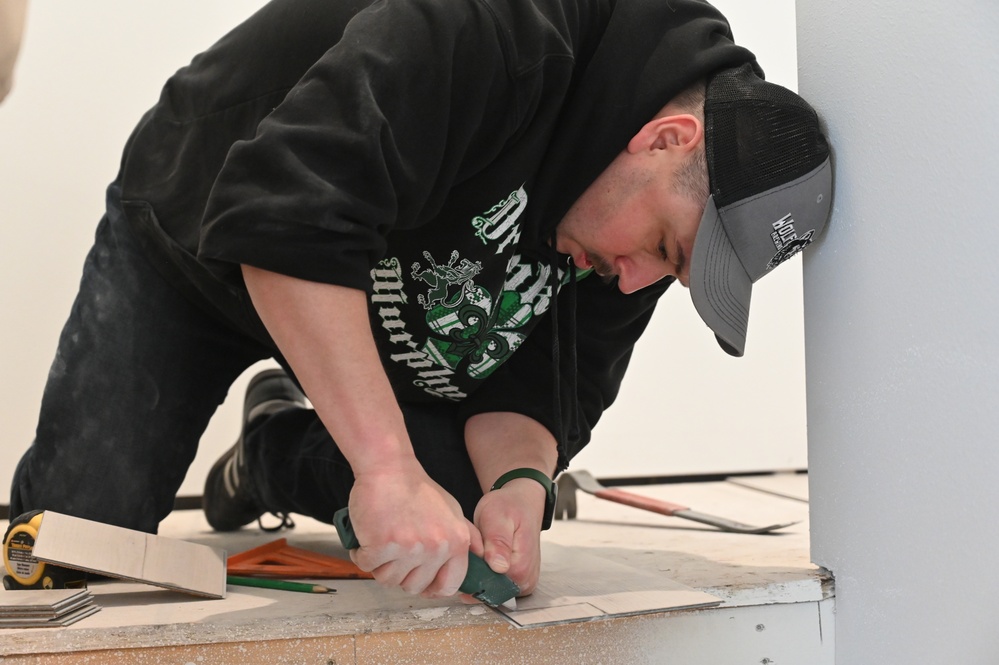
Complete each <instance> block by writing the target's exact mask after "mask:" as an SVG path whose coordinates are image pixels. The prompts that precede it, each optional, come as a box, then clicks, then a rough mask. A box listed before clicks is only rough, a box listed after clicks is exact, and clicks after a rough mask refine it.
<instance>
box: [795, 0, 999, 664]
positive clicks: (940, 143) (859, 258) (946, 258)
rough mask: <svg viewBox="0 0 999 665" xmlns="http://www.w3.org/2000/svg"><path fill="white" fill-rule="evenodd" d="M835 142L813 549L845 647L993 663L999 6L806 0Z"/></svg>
mask: <svg viewBox="0 0 999 665" xmlns="http://www.w3.org/2000/svg"><path fill="white" fill-rule="evenodd" d="M797 14H798V56H799V63H800V68H801V72H800V74H801V75H800V88H801V91H802V94H803V95H805V96H806V97H808V98H810V99H811V100H813V102H814V103H815V104H816V105H817V106H818V107H819V109H820V110H821V112H822V113H823V114H824V116H825V117H826V119H827V121H828V126H829V132H830V135H831V137H832V140H833V143H834V146H835V153H836V177H837V185H836V194H835V203H834V213H833V219H832V222H831V224H830V227H829V231H828V233H827V235H826V237H825V238H824V239H823V240H821V241H820V244H819V246H818V248H817V251H813V252H811V253H810V254H809V255H806V256H805V258H804V267H805V270H804V273H805V315H806V316H805V332H806V348H807V367H808V427H809V459H810V462H811V473H810V481H811V497H812V500H811V526H812V557H813V560H814V561H815V562H816V563H818V564H821V565H823V566H826V567H828V568H830V569H832V570H833V572H834V573H835V576H836V654H837V662H838V663H843V664H845V665H852V664H854V663H858V664H859V663H879V664H884V665H893V664H896V663H897V664H899V665H911V664H913V663H920V664H921V663H961V664H962V665H979V664H981V665H986V664H990V665H991V664H994V663H996V662H999V632H997V631H996V628H995V617H996V609H995V608H996V605H995V601H996V598H997V592H999V582H997V578H996V573H995V561H996V554H997V552H999V532H997V530H996V528H995V515H996V506H997V505H999V445H997V443H999V439H997V433H999V409H997V408H996V405H997V401H996V395H997V394H999V349H997V341H999V337H997V334H999V267H997V260H996V257H997V247H999V223H997V219H996V207H995V202H994V196H993V194H994V193H995V191H996V180H997V178H999V129H997V125H996V121H995V117H996V110H997V109H999V47H997V46H996V41H995V37H996V34H999V6H997V5H996V4H995V3H993V2H976V1H974V0H952V1H951V2H946V3H917V4H916V5H914V4H913V3H911V2H904V1H903V0H842V1H841V2H836V3H830V2H825V1H824V0H798V4H797Z"/></svg>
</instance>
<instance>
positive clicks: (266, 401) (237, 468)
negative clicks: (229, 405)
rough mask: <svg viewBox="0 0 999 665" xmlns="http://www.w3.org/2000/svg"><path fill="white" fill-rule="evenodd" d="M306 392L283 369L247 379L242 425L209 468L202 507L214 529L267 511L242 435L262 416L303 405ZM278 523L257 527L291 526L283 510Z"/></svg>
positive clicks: (227, 528)
mask: <svg viewBox="0 0 999 665" xmlns="http://www.w3.org/2000/svg"><path fill="white" fill-rule="evenodd" d="M306 406H307V405H306V402H305V395H303V394H302V391H301V390H299V389H298V386H296V385H295V382H294V381H292V380H291V379H290V378H289V377H288V375H287V374H286V373H285V371H284V370H282V369H269V370H265V371H263V372H261V373H260V374H257V375H256V376H255V377H253V378H252V379H250V384H249V385H248V386H247V387H246V398H245V399H244V401H243V429H242V431H241V432H240V434H239V440H238V441H236V445H234V446H233V447H232V448H230V449H229V450H228V451H227V452H226V453H225V454H224V455H222V457H220V458H219V459H218V461H217V462H215V464H214V465H213V466H212V469H211V471H209V472H208V478H207V479H206V480H205V491H204V495H203V496H202V508H203V509H204V511H205V517H206V518H207V519H208V524H210V525H211V527H212V528H213V529H215V530H216V531H235V530H236V529H239V528H240V527H242V526H245V525H247V524H249V523H250V522H252V521H253V520H259V519H260V517H261V515H263V514H264V513H265V512H269V511H267V510H266V509H265V508H263V507H262V506H261V504H260V501H259V499H258V498H257V497H256V494H255V492H254V491H253V488H252V486H251V485H250V475H249V472H248V469H247V467H246V461H245V455H244V452H243V436H244V434H245V433H246V428H247V426H248V425H249V424H250V423H251V422H253V421H254V420H256V419H257V418H259V417H261V416H268V415H271V414H273V413H277V412H278V411H282V410H284V409H291V408H305V407H306ZM275 515H277V517H278V519H280V520H281V523H280V524H278V525H277V526H276V527H264V526H263V524H262V523H261V524H260V528H261V529H263V530H265V531H276V530H278V529H281V528H284V527H289V528H290V527H293V526H294V523H293V522H292V521H291V519H290V518H289V517H288V515H286V514H279V513H275Z"/></svg>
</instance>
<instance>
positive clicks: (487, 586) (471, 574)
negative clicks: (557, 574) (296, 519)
mask: <svg viewBox="0 0 999 665" xmlns="http://www.w3.org/2000/svg"><path fill="white" fill-rule="evenodd" d="M333 524H334V525H335V526H336V532H337V534H339V536H340V542H341V543H343V546H344V547H346V548H347V549H348V550H352V549H355V548H357V547H360V546H361V544H360V543H359V542H357V536H356V535H355V534H354V527H353V526H352V525H351V523H350V515H349V513H348V512H347V509H346V508H341V509H340V510H338V511H337V512H336V514H334V515H333ZM458 590H459V591H461V592H462V593H467V594H469V595H470V596H474V597H475V598H477V599H479V600H481V601H482V602H483V603H485V604H486V605H489V606H490V607H496V606H497V605H503V606H504V607H506V608H508V609H516V607H517V601H516V600H515V598H516V596H517V594H518V593H520V588H519V587H518V586H517V585H516V584H514V582H513V580H511V579H510V578H509V577H507V576H506V575H503V574H501V573H497V572H495V571H494V570H493V569H492V568H490V567H489V564H487V563H486V562H485V561H484V560H483V559H482V557H480V556H476V555H475V554H472V553H471V552H469V553H468V572H467V573H465V580H464V581H463V582H462V583H461V586H460V587H458Z"/></svg>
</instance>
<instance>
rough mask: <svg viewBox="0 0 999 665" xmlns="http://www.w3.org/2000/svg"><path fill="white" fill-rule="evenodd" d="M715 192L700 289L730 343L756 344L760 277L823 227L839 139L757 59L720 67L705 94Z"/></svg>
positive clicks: (699, 242)
mask: <svg viewBox="0 0 999 665" xmlns="http://www.w3.org/2000/svg"><path fill="white" fill-rule="evenodd" d="M704 136H705V154H706V157H707V162H708V179H709V182H710V191H711V195H710V196H709V197H708V202H707V206H706V207H705V209H704V215H703V216H702V217H701V225H700V227H699V228H698V230H697V236H696V237H695V239H694V250H693V256H692V257H691V260H690V297H691V299H692V300H693V302H694V307H695V308H696V309H697V313H698V314H700V316H701V319H703V320H704V322H705V323H706V324H708V327H710V328H711V330H712V331H713V332H714V333H715V337H717V339H718V343H719V344H720V345H721V347H722V348H723V349H724V350H725V351H726V352H728V353H729V354H731V355H733V356H741V355H742V354H743V352H744V351H745V348H746V327H747V324H748V322H749V301H750V297H751V296H752V293H753V283H754V282H756V280H758V279H760V278H761V277H763V276H764V275H766V274H767V273H769V272H770V271H771V270H773V269H774V268H776V267H777V266H778V265H780V264H781V263H783V262H784V261H786V260H787V259H789V258H791V257H792V256H794V255H795V254H797V253H798V252H800V251H801V250H802V249H804V248H805V246H806V245H808V244H809V243H811V242H812V241H813V240H815V239H816V237H817V236H818V235H819V234H820V233H821V232H822V229H823V228H824V227H825V224H826V220H827V219H828V218H829V211H830V206H831V203H832V166H831V164H830V159H829V147H828V145H827V143H826V139H825V136H823V134H822V131H821V129H820V127H819V119H818V116H817V114H816V113H815V111H814V110H813V109H812V107H811V106H809V105H808V103H807V102H805V100H803V99H802V98H801V97H799V96H798V95H796V94H795V93H793V92H791V91H790V90H788V89H787V88H784V87H782V86H779V85H775V84H773V83H768V82H767V81H764V80H763V79H762V78H760V77H759V76H757V75H756V74H755V72H754V71H753V69H752V66H751V65H749V64H746V65H743V66H741V67H738V68H735V69H727V70H723V71H721V72H719V73H717V74H715V75H714V76H713V77H712V78H711V79H710V80H709V81H708V85H707V92H706V96H705V100H704Z"/></svg>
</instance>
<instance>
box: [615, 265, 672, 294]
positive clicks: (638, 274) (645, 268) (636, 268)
mask: <svg viewBox="0 0 999 665" xmlns="http://www.w3.org/2000/svg"><path fill="white" fill-rule="evenodd" d="M615 268H616V272H617V288H618V289H620V290H621V293H624V294H628V293H634V292H635V291H638V290H640V289H644V288H645V287H646V286H650V285H652V284H655V283H656V282H658V281H659V280H661V279H663V278H664V277H669V276H670V275H673V274H674V272H673V266H672V265H671V264H666V263H663V262H662V260H661V259H660V260H656V261H634V260H619V261H618V263H617V265H616V266H615Z"/></svg>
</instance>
